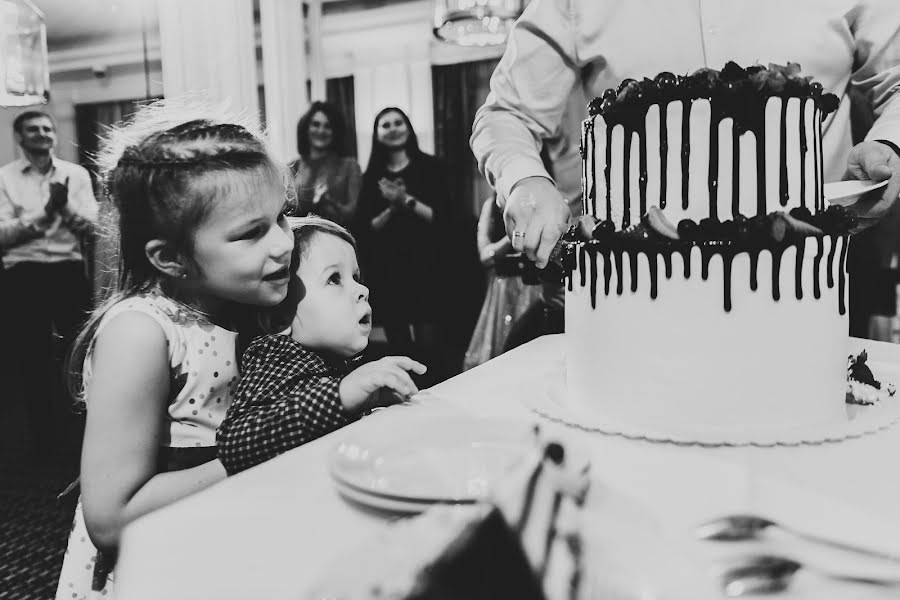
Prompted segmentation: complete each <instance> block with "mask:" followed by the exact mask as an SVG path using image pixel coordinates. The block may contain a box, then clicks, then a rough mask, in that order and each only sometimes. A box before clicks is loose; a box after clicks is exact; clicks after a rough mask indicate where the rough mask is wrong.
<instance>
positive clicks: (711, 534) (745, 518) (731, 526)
mask: <svg viewBox="0 0 900 600" xmlns="http://www.w3.org/2000/svg"><path fill="white" fill-rule="evenodd" d="M770 528H773V529H774V528H777V529H780V530H781V531H784V532H786V533H789V534H791V535H793V536H795V537H797V538H800V539H802V540H806V541H809V542H813V543H816V544H821V545H823V546H829V547H831V548H837V549H839V550H843V551H845V552H853V553H855V554H862V555H865V556H871V557H873V558H879V559H881V560H888V561H891V562H894V563H900V556H897V555H895V554H889V553H887V552H882V551H880V550H875V549H873V548H865V547H863V546H857V545H855V544H850V543H847V542H842V541H839V540H833V539H829V538H825V537H820V536H817V535H814V534H811V533H806V532H803V531H798V530H796V529H791V528H789V527H787V526H785V525H782V524H780V523H776V522H775V521H773V520H771V519H766V518H764V517H759V516H756V515H729V516H725V517H720V518H718V519H713V520H712V521H707V522H706V523H703V524H702V525H700V526H699V527H697V530H696V535H697V537H698V538H700V539H703V540H713V541H719V542H741V541H746V540H756V539H760V538H761V537H762V534H763V532H764V531H765V530H766V529H770Z"/></svg>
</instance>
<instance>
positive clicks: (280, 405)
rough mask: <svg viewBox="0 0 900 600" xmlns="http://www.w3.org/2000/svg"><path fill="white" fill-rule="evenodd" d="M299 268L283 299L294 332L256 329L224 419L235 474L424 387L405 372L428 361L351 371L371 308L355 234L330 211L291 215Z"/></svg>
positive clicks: (223, 455)
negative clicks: (332, 218) (323, 215)
mask: <svg viewBox="0 0 900 600" xmlns="http://www.w3.org/2000/svg"><path fill="white" fill-rule="evenodd" d="M292 225H293V229H294V236H295V244H296V247H297V249H298V252H299V258H300V260H299V267H298V268H297V270H296V272H295V278H294V279H292V282H293V284H294V285H292V290H297V292H298V293H290V294H288V299H287V300H285V303H284V304H285V305H289V306H292V307H296V308H295V310H294V320H293V323H292V324H291V330H290V334H289V335H287V334H273V335H264V336H261V337H258V338H256V339H255V340H254V341H253V342H252V343H251V344H250V347H249V348H248V349H247V351H246V352H245V353H244V355H243V359H242V361H241V365H242V371H243V375H242V379H241V382H240V384H239V385H238V388H237V393H236V395H235V398H234V402H233V403H232V405H231V408H229V409H228V414H227V415H226V417H225V420H224V421H223V422H222V425H221V426H220V427H219V432H218V435H217V436H216V441H217V443H218V446H219V459H220V460H221V461H222V464H223V465H224V466H225V470H226V471H228V473H229V474H233V473H237V472H239V471H243V470H244V469H248V468H250V467H252V466H254V465H257V464H259V463H261V462H264V461H266V460H269V459H270V458H273V457H275V456H277V455H279V454H281V453H283V452H287V451H288V450H290V449H292V448H296V447H297V446H300V445H302V444H305V443H306V442H309V441H311V440H313V439H316V438H318V437H321V436H323V435H325V434H326V433H329V432H331V431H334V430H335V429H339V428H340V427H343V426H344V425H346V424H347V423H349V422H350V421H352V420H355V419H357V418H359V416H360V415H361V414H362V413H363V412H364V411H365V410H367V409H369V408H372V407H375V406H383V405H386V404H392V403H395V402H399V401H401V400H403V399H406V398H409V397H410V396H412V395H413V394H415V393H416V392H418V389H417V388H416V385H415V384H414V383H413V381H412V379H411V377H410V375H409V372H410V371H412V372H413V373H416V374H419V375H422V374H423V373H425V366H424V365H422V364H420V363H418V362H416V361H414V360H412V359H410V358H407V357H405V356H388V357H385V358H382V359H380V360H377V361H374V362H370V363H367V364H364V365H362V366H359V367H357V368H355V369H352V370H351V367H350V366H349V364H348V360H350V359H352V358H353V357H355V356H357V355H358V354H359V353H360V352H362V351H363V350H364V349H365V348H366V346H367V345H368V343H369V332H370V331H371V329H372V309H371V308H370V307H369V290H368V288H367V287H366V286H364V285H363V284H362V283H360V279H359V266H358V264H357V259H356V242H355V241H354V239H353V237H352V236H351V235H350V234H349V233H348V232H347V230H346V229H344V228H343V227H341V226H340V225H336V224H335V223H332V222H330V221H327V220H325V219H320V218H317V217H305V218H301V219H296V220H292Z"/></svg>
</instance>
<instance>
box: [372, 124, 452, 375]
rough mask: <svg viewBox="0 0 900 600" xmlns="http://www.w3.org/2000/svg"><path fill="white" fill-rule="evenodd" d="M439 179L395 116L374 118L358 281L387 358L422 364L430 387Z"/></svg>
mask: <svg viewBox="0 0 900 600" xmlns="http://www.w3.org/2000/svg"><path fill="white" fill-rule="evenodd" d="M444 177H445V176H444V171H443V169H442V167H441V164H440V162H439V161H438V160H437V159H436V158H435V157H433V156H431V155H429V154H426V153H425V152H422V150H421V149H420V148H419V141H418V138H417V137H416V132H415V130H414V129H413V126H412V123H410V121H409V117H407V116H406V114H405V113H404V112H403V111H402V110H400V109H399V108H396V107H389V108H385V109H383V110H382V111H381V112H379V113H378V115H377V116H376V117H375V123H374V127H373V131H372V153H371V155H370V157H369V163H368V166H367V167H366V172H365V175H364V176H363V185H362V191H361V192H360V200H359V209H358V214H357V219H356V224H357V225H356V228H355V229H356V231H357V237H358V239H359V241H360V244H361V252H360V255H361V256H362V258H363V266H364V277H365V278H366V281H367V284H369V287H370V290H371V298H370V299H371V302H372V304H373V306H374V317H375V320H376V322H377V323H379V324H381V325H382V326H383V327H384V330H385V335H386V337H387V340H388V344H389V346H390V352H391V354H402V355H405V356H413V357H416V358H417V359H418V360H420V361H421V362H424V363H426V364H427V366H428V374H429V376H430V377H429V380H430V381H437V380H439V379H440V378H441V377H442V376H443V375H444V374H445V372H446V368H447V367H446V359H445V357H443V356H442V354H441V352H440V351H439V348H440V344H439V340H438V322H439V320H440V312H441V310H440V305H439V303H440V302H441V294H440V292H439V289H440V283H441V281H440V271H441V267H440V264H441V262H440V260H441V252H440V241H439V240H440V231H439V226H440V220H441V216H442V212H443V211H445V210H446V209H447V207H448V204H449V198H448V197H447V187H446V185H444Z"/></svg>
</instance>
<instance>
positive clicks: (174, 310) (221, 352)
mask: <svg viewBox="0 0 900 600" xmlns="http://www.w3.org/2000/svg"><path fill="white" fill-rule="evenodd" d="M129 311H137V312H140V313H143V314H146V315H149V316H150V317H151V318H153V320H154V321H156V322H157V323H158V324H159V325H160V327H161V328H162V330H163V331H164V332H165V336H166V341H167V345H168V354H169V373H170V386H169V397H168V402H167V407H166V413H167V418H166V421H167V423H168V428H167V430H166V431H165V432H164V434H165V439H164V441H163V445H164V446H168V447H171V448H188V447H192V446H193V447H209V446H215V445H216V428H217V427H218V426H219V424H220V423H221V422H222V419H224V418H225V412H226V411H227V410H228V407H229V406H230V405H231V400H232V398H233V397H234V392H235V390H236V389H237V383H238V365H237V358H236V350H235V342H236V338H237V334H236V333H234V332H233V331H229V330H227V329H223V328H222V327H219V326H217V325H213V324H212V323H210V322H209V321H208V320H206V318H205V317H203V316H202V315H201V314H200V313H197V312H196V311H193V310H192V309H190V308H188V307H186V306H184V305H182V304H179V303H176V302H174V301H173V300H171V299H169V298H167V297H166V296H164V295H162V294H161V293H158V292H154V293H150V294H146V295H141V296H135V297H133V298H128V299H126V300H123V301H121V302H119V303H118V304H116V305H115V306H113V307H112V308H111V309H109V312H108V313H107V314H106V315H104V317H103V319H102V321H101V322H100V326H99V327H98V328H97V334H99V333H100V332H101V331H102V330H103V328H104V327H105V326H106V325H107V324H108V323H109V322H110V321H112V319H114V318H115V317H116V316H117V315H119V314H121V313H123V312H129ZM97 334H95V336H94V339H95V340H96V336H97ZM92 350H93V346H91V348H90V349H89V350H88V356H87V359H86V360H85V364H84V382H85V386H87V384H88V382H89V381H90V378H91V356H92V353H91V351H92ZM86 403H87V408H88V410H90V397H88V398H86ZM96 560H97V549H96V548H95V547H94V545H93V544H92V543H91V540H90V538H89V537H88V534H87V529H86V528H85V524H84V515H83V513H82V509H81V500H80V499H79V501H78V506H77V507H76V509H75V519H74V521H73V523H72V531H71V533H70V535H69V544H68V547H67V549H66V554H65V558H64V559H63V566H62V572H61V573H60V578H59V585H58V587H57V590H56V600H80V599H82V598H95V599H96V598H103V599H105V600H109V599H110V598H112V597H113V588H114V581H115V574H114V573H110V574H109V575H108V576H107V578H106V581H105V582H103V581H100V582H98V585H96V586H93V587H95V588H96V587H101V586H102V587H101V589H99V590H97V589H94V590H92V589H91V588H92V585H91V583H92V578H93V575H94V564H95V562H96Z"/></svg>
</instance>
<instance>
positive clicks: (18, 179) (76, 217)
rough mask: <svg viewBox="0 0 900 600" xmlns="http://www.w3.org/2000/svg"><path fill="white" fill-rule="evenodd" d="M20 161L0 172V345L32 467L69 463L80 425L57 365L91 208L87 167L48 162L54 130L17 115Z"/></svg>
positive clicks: (81, 296)
mask: <svg viewBox="0 0 900 600" xmlns="http://www.w3.org/2000/svg"><path fill="white" fill-rule="evenodd" d="M13 133H14V136H15V140H16V143H17V144H18V145H19V148H20V149H21V151H22V156H21V158H19V159H17V160H15V161H13V162H11V163H9V164H7V165H4V166H3V167H2V168H0V249H2V252H3V254H4V256H3V262H4V265H5V268H6V273H5V278H4V279H5V280H4V282H3V292H2V293H3V296H4V298H3V311H2V313H3V319H4V320H5V324H4V327H3V338H2V339H3V342H2V343H3V344H4V345H5V346H6V353H7V354H8V355H9V356H10V358H12V359H13V361H15V367H14V368H12V369H10V373H12V374H18V376H19V380H20V382H21V390H22V395H23V398H24V402H25V414H26V416H27V420H28V426H29V431H30V433H31V444H32V454H33V457H34V458H35V459H37V460H41V461H44V460H47V459H71V460H77V458H78V453H77V452H76V451H75V450H74V449H73V447H75V446H77V445H78V443H79V442H80V437H81V426H80V419H75V418H70V417H74V412H73V408H74V405H73V403H72V402H71V401H70V398H69V396H68V394H66V393H65V391H64V386H63V385H62V379H61V377H60V375H61V371H62V363H63V358H64V356H65V353H66V351H67V350H68V347H69V345H70V344H71V343H72V341H73V340H74V338H75V334H76V333H77V331H78V328H79V327H80V326H81V323H82V322H83V321H84V319H85V318H86V316H87V311H88V310H90V308H91V288H90V284H89V283H88V279H87V275H86V271H85V265H84V261H83V259H82V254H81V243H82V241H83V240H84V238H86V237H87V236H89V235H90V234H91V233H92V232H93V229H94V223H95V222H96V220H97V201H96V199H95V198H94V192H93V188H92V186H91V178H90V175H89V174H88V172H87V170H86V169H84V168H83V167H80V166H78V165H76V164H74V163H70V162H68V161H65V160H62V159H60V158H57V157H56V156H54V154H53V149H54V148H55V147H56V141H57V138H56V123H55V122H54V120H53V118H52V117H50V115H48V114H47V113H44V112H41V111H26V112H24V113H22V114H20V115H19V116H18V117H16V119H15V121H13Z"/></svg>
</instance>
